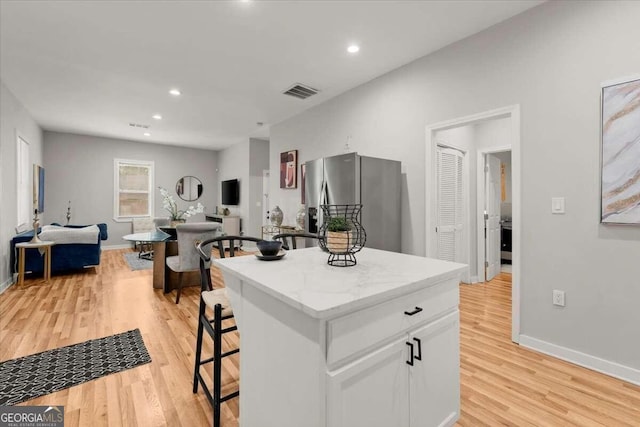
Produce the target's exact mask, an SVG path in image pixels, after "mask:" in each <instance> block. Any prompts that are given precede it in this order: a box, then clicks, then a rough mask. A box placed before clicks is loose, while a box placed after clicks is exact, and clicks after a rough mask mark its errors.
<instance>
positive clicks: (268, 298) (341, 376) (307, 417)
mask: <svg viewBox="0 0 640 427" xmlns="http://www.w3.org/2000/svg"><path fill="white" fill-rule="evenodd" d="M356 256H357V258H358V264H357V265H355V266H353V267H348V268H340V267H331V266H329V265H327V254H326V253H325V252H322V250H320V249H319V248H306V249H298V250H294V251H289V252H287V255H286V256H285V257H284V258H282V259H281V260H279V261H271V262H265V261H260V260H258V259H257V258H256V257H254V256H244V257H234V258H226V259H216V260H214V262H215V264H216V265H217V266H218V267H220V269H221V270H222V273H223V275H224V281H225V285H226V288H227V291H228V295H229V298H230V302H231V305H232V307H233V311H234V316H235V320H236V323H237V325H238V331H239V333H240V348H241V350H240V351H241V357H240V417H239V420H240V425H241V426H242V427H300V426H305V427H389V426H394V427H408V426H419V427H431V426H451V425H453V424H455V422H456V420H457V419H458V417H459V415H460V375H459V369H460V368H459V366H460V356H459V334H460V326H459V311H458V302H459V297H458V295H459V290H458V285H459V283H460V277H461V275H462V274H463V273H464V272H465V271H466V269H467V266H466V265H464V264H457V263H452V262H447V261H441V260H436V259H430V258H423V257H418V256H412V255H405V254H399V253H396V252H386V251H381V250H376V249H369V248H364V249H363V250H362V251H361V252H359V253H357V254H356Z"/></svg>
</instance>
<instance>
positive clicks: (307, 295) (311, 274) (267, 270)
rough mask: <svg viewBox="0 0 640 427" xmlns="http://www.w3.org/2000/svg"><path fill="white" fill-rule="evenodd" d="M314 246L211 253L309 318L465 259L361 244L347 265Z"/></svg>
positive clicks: (419, 282) (404, 287)
mask: <svg viewBox="0 0 640 427" xmlns="http://www.w3.org/2000/svg"><path fill="white" fill-rule="evenodd" d="M328 256H329V254H327V253H325V252H323V251H322V250H321V249H320V248H306V249H298V250H291V251H288V252H287V254H286V256H285V257H284V258H282V259H281V260H277V261H261V260H259V259H257V258H256V257H255V256H251V255H249V256H240V257H234V258H225V259H215V260H214V261H215V264H216V265H217V266H218V267H220V269H221V270H222V271H223V273H225V274H229V273H230V274H232V275H235V276H237V277H239V278H240V279H241V280H242V281H243V282H245V284H250V285H253V286H255V287H256V288H257V289H260V290H261V291H263V292H265V293H267V294H269V295H271V296H273V297H275V298H277V299H279V300H281V301H283V302H284V303H286V304H288V305H290V306H292V307H294V308H296V309H298V310H300V311H303V312H304V313H307V314H308V315H309V316H311V317H314V318H324V319H326V318H331V317H336V316H339V315H342V314H345V313H348V312H351V311H354V310H357V309H360V308H363V307H367V306H371V305H374V304H377V303H379V302H382V301H386V300H388V299H390V298H394V297H397V296H400V295H405V294H408V293H411V292H414V291H417V290H420V289H423V288H426V287H429V286H431V285H433V284H435V283H438V282H441V281H443V280H447V279H451V278H456V277H457V278H460V277H462V273H463V272H465V271H466V269H467V268H468V267H467V265H466V264H458V263H453V262H448V261H441V260H437V259H432V258H424V257H419V256H414V255H406V254H399V253H396V252H387V251H381V250H377V249H369V248H364V249H363V250H362V251H361V252H358V253H356V254H355V256H356V259H357V261H358V263H357V265H355V266H353V267H332V266H330V265H328V264H327V258H328Z"/></svg>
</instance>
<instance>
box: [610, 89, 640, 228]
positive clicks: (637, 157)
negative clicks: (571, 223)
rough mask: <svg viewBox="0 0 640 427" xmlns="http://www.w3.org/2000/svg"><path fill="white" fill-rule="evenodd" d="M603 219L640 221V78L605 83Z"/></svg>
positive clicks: (613, 221)
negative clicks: (609, 83) (610, 83)
mask: <svg viewBox="0 0 640 427" xmlns="http://www.w3.org/2000/svg"><path fill="white" fill-rule="evenodd" d="M601 178H602V183H601V188H602V210H601V222H602V223H607V224H640V78H636V79H634V80H626V81H624V82H618V83H616V84H612V85H607V86H603V87H602V171H601Z"/></svg>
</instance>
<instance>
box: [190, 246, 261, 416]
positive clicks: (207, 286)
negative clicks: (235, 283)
mask: <svg viewBox="0 0 640 427" xmlns="http://www.w3.org/2000/svg"><path fill="white" fill-rule="evenodd" d="M236 240H237V241H239V242H240V244H242V242H243V241H249V242H259V241H260V240H262V239H258V238H256V237H249V236H220V237H215V238H213V239H208V240H204V241H202V242H200V243H199V244H198V245H196V249H197V251H198V253H199V255H200V285H201V292H200V309H199V312H198V335H197V341H196V355H195V356H196V357H195V366H194V372H193V392H194V393H197V392H198V384H200V385H202V389H203V390H204V394H205V395H206V396H207V400H209V403H210V404H211V406H212V407H213V425H214V427H220V404H221V403H222V402H225V401H227V400H229V399H233V398H234V397H237V396H239V395H240V391H239V390H238V391H235V392H233V393H229V394H227V395H225V396H222V395H221V387H222V379H221V375H222V360H223V359H224V358H225V357H227V356H231V355H233V354H236V353H238V352H240V349H239V348H235V349H232V350H229V351H227V352H224V353H223V352H222V336H223V335H224V334H226V333H229V332H233V331H235V330H237V329H238V327H237V326H236V325H235V324H234V325H233V326H229V327H226V328H225V327H223V326H222V322H223V321H224V320H228V319H232V318H233V309H232V308H231V304H229V299H228V298H227V290H226V289H225V288H218V289H213V286H212V282H211V250H208V249H207V248H209V247H210V246H211V245H212V244H213V245H215V244H217V246H218V252H219V254H220V258H225V244H224V243H225V242H228V243H229V246H228V247H229V256H230V257H233V256H235V241H236ZM207 307H208V308H210V309H212V310H213V317H212V318H208V317H207V315H206V309H207ZM203 331H207V333H208V334H209V336H210V337H211V339H212V340H213V356H212V357H210V358H207V359H204V360H203V359H202V337H203ZM211 362H213V393H211V391H210V390H209V388H208V387H207V384H206V383H205V381H204V378H203V377H202V374H201V373H200V366H202V365H204V364H207V363H211Z"/></svg>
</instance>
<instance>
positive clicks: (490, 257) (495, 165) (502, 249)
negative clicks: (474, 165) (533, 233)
mask: <svg viewBox="0 0 640 427" xmlns="http://www.w3.org/2000/svg"><path fill="white" fill-rule="evenodd" d="M511 169H512V164H511V150H504V147H493V148H483V149H479V150H478V176H477V182H478V190H477V193H478V206H477V209H478V211H477V215H476V218H477V219H478V227H477V230H478V240H477V241H478V271H479V272H481V273H482V274H480V276H479V279H480V280H479V281H481V282H488V281H490V280H492V279H493V278H494V277H495V276H496V275H498V274H499V273H501V272H505V273H510V274H511V273H512V272H513V269H512V265H511V262H512V260H513V256H512V254H513V250H512V240H513V239H512V234H513V203H512V179H511Z"/></svg>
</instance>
